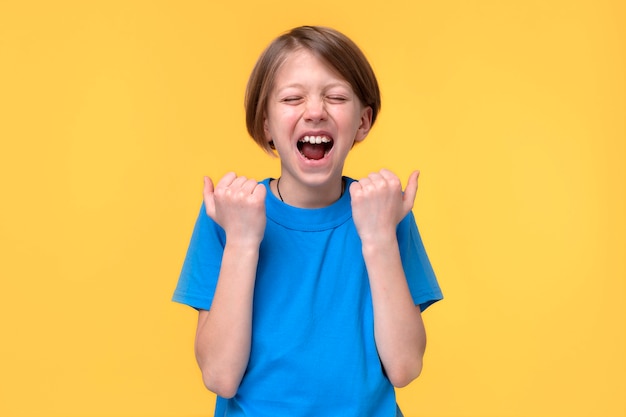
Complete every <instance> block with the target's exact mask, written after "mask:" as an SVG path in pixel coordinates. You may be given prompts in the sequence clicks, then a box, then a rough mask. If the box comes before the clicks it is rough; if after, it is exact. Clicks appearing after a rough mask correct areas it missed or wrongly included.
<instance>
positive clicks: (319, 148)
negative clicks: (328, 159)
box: [301, 143, 326, 160]
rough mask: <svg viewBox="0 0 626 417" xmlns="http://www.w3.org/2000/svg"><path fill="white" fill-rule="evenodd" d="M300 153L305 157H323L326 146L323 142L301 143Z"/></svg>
mask: <svg viewBox="0 0 626 417" xmlns="http://www.w3.org/2000/svg"><path fill="white" fill-rule="evenodd" d="M301 152H302V155H304V156H305V157H307V158H308V159H316V160H317V159H322V158H323V157H324V153H325V152H326V147H325V146H324V145H323V144H319V145H317V144H315V145H314V144H311V143H303V144H302V149H301Z"/></svg>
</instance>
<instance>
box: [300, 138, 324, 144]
mask: <svg viewBox="0 0 626 417" xmlns="http://www.w3.org/2000/svg"><path fill="white" fill-rule="evenodd" d="M300 141H301V142H309V143H314V144H319V143H328V142H330V139H329V138H327V137H326V136H305V137H303V138H302V139H301V140H300Z"/></svg>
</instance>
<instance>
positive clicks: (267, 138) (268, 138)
mask: <svg viewBox="0 0 626 417" xmlns="http://www.w3.org/2000/svg"><path fill="white" fill-rule="evenodd" d="M263 132H265V141H267V142H268V143H269V142H272V134H271V133H270V126H269V123H268V122H267V115H266V116H265V117H264V118H263Z"/></svg>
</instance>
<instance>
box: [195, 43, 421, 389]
mask: <svg viewBox="0 0 626 417" xmlns="http://www.w3.org/2000/svg"><path fill="white" fill-rule="evenodd" d="M371 114H372V111H371V109H370V108H369V107H365V106H363V105H362V103H361V102H360V100H359V99H358V98H357V97H356V96H355V94H354V92H353V91H352V88H351V87H350V85H349V84H348V83H347V82H346V81H345V80H343V79H342V78H341V77H340V76H339V75H338V74H337V73H336V72H335V71H333V70H332V69H331V68H329V67H328V66H327V65H326V64H325V63H324V62H322V61H321V60H319V59H318V58H317V57H316V56H314V55H312V54H311V53H310V52H308V51H306V50H297V51H294V52H292V53H291V55H290V56H289V57H288V58H287V60H286V61H285V63H284V65H283V66H282V67H281V69H280V70H279V71H278V72H277V74H276V79H275V87H274V90H273V91H272V93H271V95H270V100H269V103H268V108H267V113H266V119H265V132H266V139H267V140H268V141H270V140H271V141H273V142H274V145H275V147H276V150H277V152H278V154H279V156H280V159H281V181H280V189H281V194H282V195H283V198H284V200H285V202H286V203H287V204H290V205H292V206H296V207H301V208H318V207H325V206H328V205H329V204H332V203H333V202H335V201H336V200H337V199H338V198H339V197H340V196H341V190H342V172H343V166H344V162H345V160H346V157H347V155H348V153H349V151H350V149H351V148H352V146H353V145H354V143H355V142H360V141H362V140H364V139H365V137H366V136H367V134H368V133H369V129H370V127H371ZM304 135H314V136H315V135H318V136H321V135H324V136H327V137H330V138H332V140H333V147H332V149H331V150H330V152H328V154H327V155H326V156H325V157H324V158H323V159H322V160H319V161H312V160H308V159H306V158H304V157H303V156H302V155H301V154H300V152H299V151H298V148H297V142H298V140H299V139H301V138H302V137H303V136H304ZM418 175H419V173H418V172H417V171H416V172H413V173H412V174H411V175H410V177H409V179H408V182H407V187H406V190H405V192H404V193H403V191H402V184H401V182H400V180H399V179H398V177H397V176H396V175H395V174H393V173H392V172H391V171H389V170H386V169H383V170H381V171H380V172H376V173H372V174H370V175H369V176H368V177H366V178H363V179H361V180H359V181H358V182H354V183H352V184H351V186H350V188H349V192H350V195H351V198H352V214H353V219H354V223H355V225H356V229H357V232H358V234H359V237H360V238H361V241H362V252H363V257H364V259H365V264H366V267H367V271H368V275H369V280H370V287H371V290H372V302H373V306H374V334H375V340H376V346H377V349H378V352H379V355H380V358H381V362H382V364H383V367H384V369H385V372H386V374H387V377H388V378H389V380H390V381H391V383H392V384H393V385H394V386H396V387H402V386H405V385H407V384H408V383H409V382H411V381H412V380H413V379H415V378H417V376H419V374H420V372H421V369H422V358H423V355H424V350H425V347H426V333H425V330H424V324H423V322H422V317H421V312H420V310H419V307H417V306H415V305H414V303H413V299H412V297H411V294H410V292H409V288H408V285H407V282H406V277H405V275H404V270H403V268H402V263H401V260H400V251H399V248H398V241H397V237H396V226H397V225H398V223H399V222H400V221H401V220H402V219H403V218H404V217H405V216H406V215H407V214H408V212H409V211H410V210H411V209H412V207H413V203H414V200H415V195H416V193H417V179H418ZM271 190H272V192H273V193H274V194H276V195H277V192H276V181H273V182H272V183H271ZM265 197H266V188H265V187H264V186H263V185H260V184H258V183H257V181H256V180H254V179H248V178H246V177H243V176H237V175H236V174H235V173H232V172H231V173H228V174H226V175H225V176H224V177H223V178H222V179H221V180H220V181H219V182H218V183H217V185H215V186H214V184H213V181H212V180H211V179H210V178H208V177H205V184H204V201H205V205H206V210H207V214H208V215H209V216H210V217H211V218H212V219H214V220H215V221H216V222H217V223H218V224H219V225H220V226H221V227H222V228H223V229H224V231H225V233H226V246H225V249H224V254H223V258H222V268H221V270H220V276H219V280H218V284H217V288H216V291H215V296H214V300H213V304H212V307H211V311H205V310H202V311H200V312H199V316H198V326H197V333H196V343H195V350H196V358H197V361H198V364H199V366H200V369H201V371H202V376H203V380H204V383H205V385H206V387H207V388H208V389H209V390H211V391H213V392H215V393H216V394H218V395H220V396H222V397H225V398H230V397H232V396H234V395H235V394H236V392H237V389H238V387H239V384H240V382H241V379H242V377H243V375H244V372H245V369H246V366H247V364H248V359H249V356H250V341H251V329H252V308H253V293H254V284H255V278H256V276H255V274H256V267H257V263H258V259H259V246H260V244H261V240H262V239H263V234H264V230H265V222H266V217H265V203H264V202H265Z"/></svg>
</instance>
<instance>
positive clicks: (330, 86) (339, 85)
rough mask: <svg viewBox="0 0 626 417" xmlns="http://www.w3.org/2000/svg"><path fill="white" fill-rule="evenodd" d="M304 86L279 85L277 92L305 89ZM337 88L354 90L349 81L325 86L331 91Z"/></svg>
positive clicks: (298, 84)
mask: <svg viewBox="0 0 626 417" xmlns="http://www.w3.org/2000/svg"><path fill="white" fill-rule="evenodd" d="M304 87H305V86H304V84H302V83H298V82H296V83H291V84H287V85H283V86H280V85H277V86H276V90H275V91H276V92H277V93H279V92H281V91H283V90H287V89H289V88H304ZM335 87H343V88H349V89H350V90H352V86H351V85H350V83H348V82H347V81H336V82H332V83H330V84H327V85H325V86H324V89H329V88H335Z"/></svg>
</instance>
